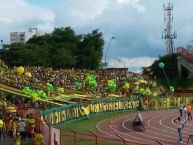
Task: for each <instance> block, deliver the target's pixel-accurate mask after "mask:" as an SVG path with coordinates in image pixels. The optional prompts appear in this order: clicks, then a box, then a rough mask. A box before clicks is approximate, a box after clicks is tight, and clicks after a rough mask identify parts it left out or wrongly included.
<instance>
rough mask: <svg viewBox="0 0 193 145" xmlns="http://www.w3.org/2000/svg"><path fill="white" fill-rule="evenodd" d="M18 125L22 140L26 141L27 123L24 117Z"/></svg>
mask: <svg viewBox="0 0 193 145" xmlns="http://www.w3.org/2000/svg"><path fill="white" fill-rule="evenodd" d="M18 126H19V132H20V135H21V140H22V141H24V140H25V137H26V125H25V122H24V120H23V119H22V120H21V121H20V122H19V124H18Z"/></svg>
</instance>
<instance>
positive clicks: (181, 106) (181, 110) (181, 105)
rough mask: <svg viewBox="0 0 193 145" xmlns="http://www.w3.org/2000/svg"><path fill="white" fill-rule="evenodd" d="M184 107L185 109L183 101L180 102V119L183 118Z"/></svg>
mask: <svg viewBox="0 0 193 145" xmlns="http://www.w3.org/2000/svg"><path fill="white" fill-rule="evenodd" d="M183 107H184V105H183V103H182V101H180V106H179V112H180V117H182V112H183Z"/></svg>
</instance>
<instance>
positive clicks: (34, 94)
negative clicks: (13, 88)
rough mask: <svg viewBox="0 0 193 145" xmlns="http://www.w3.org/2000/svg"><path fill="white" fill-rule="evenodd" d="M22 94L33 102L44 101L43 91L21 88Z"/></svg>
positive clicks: (44, 94)
mask: <svg viewBox="0 0 193 145" xmlns="http://www.w3.org/2000/svg"><path fill="white" fill-rule="evenodd" d="M22 91H23V93H24V94H26V95H28V96H29V97H30V99H31V100H32V101H33V102H35V101H37V100H39V99H46V97H47V95H46V93H45V92H44V91H43V90H37V91H35V90H31V89H30V88H29V87H27V86H26V87H24V88H23V90H22Z"/></svg>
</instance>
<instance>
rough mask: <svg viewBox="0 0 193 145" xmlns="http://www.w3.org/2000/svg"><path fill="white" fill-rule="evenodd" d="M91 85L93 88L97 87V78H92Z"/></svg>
mask: <svg viewBox="0 0 193 145" xmlns="http://www.w3.org/2000/svg"><path fill="white" fill-rule="evenodd" d="M88 84H89V86H90V87H91V88H93V89H94V88H96V87H97V83H96V80H92V81H89V83H88Z"/></svg>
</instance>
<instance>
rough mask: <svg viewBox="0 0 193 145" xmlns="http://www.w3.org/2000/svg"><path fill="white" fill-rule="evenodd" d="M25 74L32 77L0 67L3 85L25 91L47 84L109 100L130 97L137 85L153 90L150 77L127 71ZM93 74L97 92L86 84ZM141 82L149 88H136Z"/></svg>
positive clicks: (39, 69) (33, 71) (34, 71)
mask: <svg viewBox="0 0 193 145" xmlns="http://www.w3.org/2000/svg"><path fill="white" fill-rule="evenodd" d="M24 68H25V72H30V73H31V75H32V76H31V77H29V76H26V75H25V74H22V75H21V74H18V72H17V67H14V68H13V69H10V68H8V67H7V66H6V65H5V64H4V63H3V62H1V65H0V70H1V71H0V80H1V83H3V84H7V85H9V86H13V87H16V88H20V89H22V88H23V87H24V86H31V87H35V88H44V86H45V85H46V83H51V84H52V85H53V86H54V87H55V88H57V87H63V88H65V89H68V90H73V91H74V92H76V91H78V92H82V93H85V94H93V95H95V96H102V97H106V96H108V95H109V94H110V93H113V94H116V95H118V96H123V97H129V96H132V95H133V94H134V88H135V87H136V86H137V85H138V86H140V87H144V88H150V89H152V80H151V79H150V78H148V77H145V76H142V75H139V74H134V73H131V72H128V70H125V69H107V70H95V71H90V70H76V69H59V70H53V69H52V68H44V67H24ZM89 74H93V75H94V76H95V77H96V81H97V87H96V89H90V87H89V86H88V85H87V84H86V82H85V79H86V77H87V75H89ZM139 79H145V80H146V81H147V83H146V84H136V81H137V80H139ZM108 80H114V81H115V82H116V85H117V88H116V91H115V92H110V91H109V90H108V88H107V81H108ZM76 82H80V83H82V88H81V89H79V90H78V89H77V88H76V87H75V83H76ZM125 82H129V84H130V86H129V88H128V89H127V90H126V89H124V88H123V85H124V83H125ZM153 89H154V91H156V92H157V93H158V94H160V93H162V92H163V89H162V88H160V87H157V88H153Z"/></svg>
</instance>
